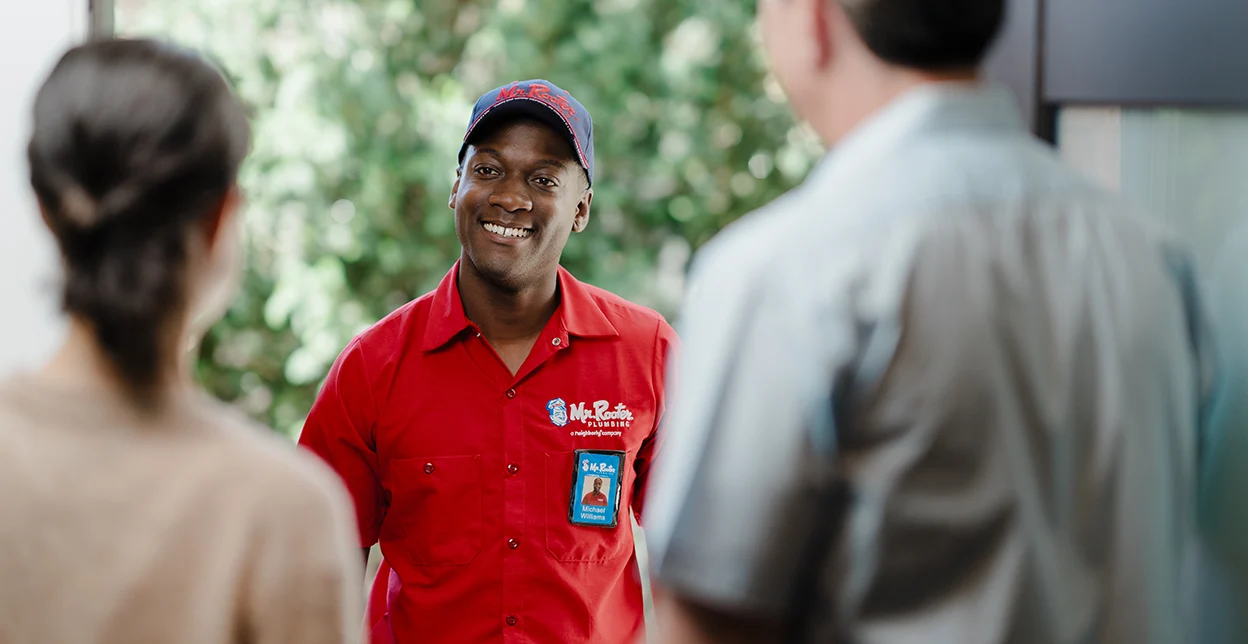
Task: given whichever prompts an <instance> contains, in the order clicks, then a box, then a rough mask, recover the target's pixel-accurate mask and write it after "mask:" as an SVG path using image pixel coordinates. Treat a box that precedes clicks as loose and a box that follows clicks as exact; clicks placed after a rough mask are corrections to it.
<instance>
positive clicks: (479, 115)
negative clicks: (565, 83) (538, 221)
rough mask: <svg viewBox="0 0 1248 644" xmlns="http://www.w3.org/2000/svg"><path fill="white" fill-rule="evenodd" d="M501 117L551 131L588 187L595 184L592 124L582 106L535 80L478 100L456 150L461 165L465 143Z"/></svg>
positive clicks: (562, 93) (546, 83)
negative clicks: (562, 140)
mask: <svg viewBox="0 0 1248 644" xmlns="http://www.w3.org/2000/svg"><path fill="white" fill-rule="evenodd" d="M504 116H513V117H514V116H527V117H530V118H533V119H536V120H538V121H540V122H542V123H545V124H547V125H549V126H550V127H552V128H554V129H555V131H557V132H561V133H563V134H565V135H567V137H568V142H569V143H571V144H572V149H573V150H576V157H577V161H578V162H580V164H581V167H582V168H585V174H586V175H588V176H589V183H590V185H593V183H594V121H593V120H592V119H591V118H590V117H589V110H587V109H585V106H584V105H581V102H580V101H578V100H576V99H575V98H573V97H572V95H571V94H569V93H567V92H565V91H563V90H562V89H560V88H559V87H558V86H556V85H555V84H554V83H552V82H550V81H546V80H541V79H535V80H527V81H516V82H514V83H511V84H510V85H504V86H502V87H497V88H494V89H492V90H490V91H488V92H486V93H485V95H484V96H482V97H481V98H479V99H477V104H476V105H474V106H473V108H472V120H471V121H469V122H468V131H467V132H465V133H464V143H463V145H461V146H460V147H459V161H460V163H463V161H464V151H465V150H467V149H468V139H470V138H472V133H473V132H476V131H477V130H478V129H479V128H481V127H482V126H483V125H485V124H487V123H489V122H492V121H494V120H496V119H499V118H501V117H504Z"/></svg>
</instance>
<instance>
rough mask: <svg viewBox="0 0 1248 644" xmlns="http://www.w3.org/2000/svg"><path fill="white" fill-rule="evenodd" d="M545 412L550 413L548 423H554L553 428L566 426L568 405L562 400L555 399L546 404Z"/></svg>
mask: <svg viewBox="0 0 1248 644" xmlns="http://www.w3.org/2000/svg"><path fill="white" fill-rule="evenodd" d="M546 411H548V412H550V422H552V423H554V424H555V427H563V426H564V425H567V424H568V403H566V402H564V401H563V399H562V398H555V399H554V400H552V401H550V402H548V403H546Z"/></svg>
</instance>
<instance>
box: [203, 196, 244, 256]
mask: <svg viewBox="0 0 1248 644" xmlns="http://www.w3.org/2000/svg"><path fill="white" fill-rule="evenodd" d="M242 202H243V193H242V191H241V190H240V189H239V187H238V184H234V185H233V186H231V187H230V189H229V190H228V191H226V193H225V196H224V197H222V198H221V201H220V203H218V204H217V206H216V207H215V208H213V209H212V210H211V211H210V212H209V213H208V215H207V216H205V217H204V220H203V222H201V225H202V226H203V233H204V241H205V242H207V244H208V248H209V250H211V249H213V248H216V246H217V241H218V240H219V239H220V238H221V231H222V230H224V229H225V228H226V224H227V223H229V221H230V218H231V217H233V216H234V215H235V214H237V212H238V208H239V206H240V205H241V204H242Z"/></svg>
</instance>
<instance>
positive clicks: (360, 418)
mask: <svg viewBox="0 0 1248 644" xmlns="http://www.w3.org/2000/svg"><path fill="white" fill-rule="evenodd" d="M376 409H377V407H376V403H375V401H374V398H373V390H372V385H371V378H370V374H369V371H368V367H367V365H366V363H365V359H364V352H363V348H362V346H361V344H360V341H359V340H358V339H357V340H355V341H353V342H352V343H351V344H350V345H348V346H347V348H346V349H345V350H344V351H343V352H342V354H341V355H340V356H338V359H337V360H336V361H335V362H334V365H333V367H331V368H330V370H329V375H328V376H327V377H326V379H325V384H324V385H323V386H322V387H321V391H320V393H319V394H318V395H317V398H316V402H315V403H313V405H312V410H311V412H310V413H309V414H308V419H307V421H305V422H304V426H303V432H302V433H301V434H300V436H299V445H300V446H301V447H303V448H306V449H308V450H310V451H311V452H313V453H315V454H316V455H317V456H320V457H321V458H322V459H323V460H324V461H325V462H326V463H328V464H329V466H330V467H331V468H333V470H334V471H335V472H337V473H338V476H339V477H341V478H342V480H343V482H344V483H345V484H346V487H347V491H348V492H349V493H350V495H351V499H352V501H353V502H354V505H355V512H356V518H357V521H358V527H359V533H360V541H361V543H360V544H359V545H360V547H362V548H368V547H371V546H372V545H373V544H374V543H376V542H377V539H378V536H379V534H380V531H381V523H382V521H383V520H384V519H385V495H384V490H383V488H382V486H381V479H380V476H379V469H378V460H377V451H376V449H377V448H376V443H375V441H374V438H373V429H374V426H375V424H376V422H377V411H376Z"/></svg>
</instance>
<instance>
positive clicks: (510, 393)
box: [507, 389, 516, 398]
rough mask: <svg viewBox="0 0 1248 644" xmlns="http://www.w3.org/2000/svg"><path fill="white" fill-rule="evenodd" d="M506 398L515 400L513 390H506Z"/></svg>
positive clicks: (514, 391)
mask: <svg viewBox="0 0 1248 644" xmlns="http://www.w3.org/2000/svg"><path fill="white" fill-rule="evenodd" d="M507 397H508V398H515V397H516V390H515V389H508V390H507Z"/></svg>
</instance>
